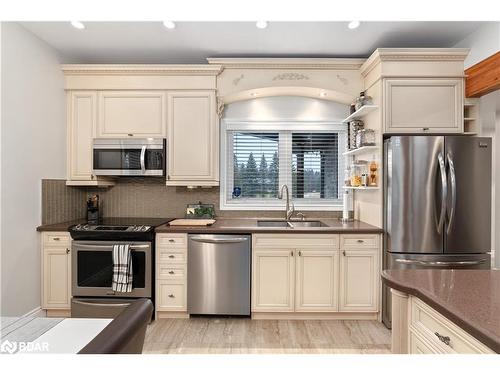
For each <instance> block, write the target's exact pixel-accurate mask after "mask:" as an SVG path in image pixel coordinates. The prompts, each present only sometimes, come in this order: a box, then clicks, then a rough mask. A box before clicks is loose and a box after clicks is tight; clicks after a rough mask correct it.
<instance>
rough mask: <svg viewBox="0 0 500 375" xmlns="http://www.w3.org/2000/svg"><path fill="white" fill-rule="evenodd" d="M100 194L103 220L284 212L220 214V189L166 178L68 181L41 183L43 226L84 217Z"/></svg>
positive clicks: (259, 213) (333, 214) (233, 213)
mask: <svg viewBox="0 0 500 375" xmlns="http://www.w3.org/2000/svg"><path fill="white" fill-rule="evenodd" d="M93 193H96V194H99V198H100V204H101V210H102V215H103V216H104V217H164V218H173V217H184V214H185V212H186V206H187V205H188V204H189V203H197V202H199V201H201V202H203V203H213V204H214V205H215V213H216V215H217V216H224V217H281V216H282V215H283V212H282V211H220V210H219V189H218V188H210V189H202V188H198V189H194V190H189V189H187V188H184V187H171V186H165V181H164V180H163V179H160V178H158V179H156V178H140V177H137V178H120V179H119V180H118V183H117V184H116V185H115V186H113V187H111V188H107V189H95V188H84V187H72V186H66V182H65V180H42V224H54V223H58V222H63V221H69V220H75V219H80V218H84V217H85V215H86V210H85V201H86V199H87V196H88V195H90V194H93ZM306 214H307V216H308V217H339V216H340V214H341V213H340V212H337V211H317V212H316V211H315V212H311V211H308V212H306Z"/></svg>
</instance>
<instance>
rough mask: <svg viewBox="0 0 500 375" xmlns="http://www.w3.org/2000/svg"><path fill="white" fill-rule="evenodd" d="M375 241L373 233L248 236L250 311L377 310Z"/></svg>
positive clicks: (376, 248) (318, 311)
mask: <svg viewBox="0 0 500 375" xmlns="http://www.w3.org/2000/svg"><path fill="white" fill-rule="evenodd" d="M358 241H359V242H358ZM379 241H380V237H379V235H377V234H375V235H340V236H339V235H335V234H332V235H324V234H323V235H319V234H318V235H279V234H255V235H253V253H252V254H253V255H252V312H254V313H294V312H296V313H329V312H333V313H335V312H343V313H377V312H378V309H379V307H378V305H379V303H378V300H379V284H380V281H379V275H380V271H379V256H380V252H379ZM341 247H343V248H341Z"/></svg>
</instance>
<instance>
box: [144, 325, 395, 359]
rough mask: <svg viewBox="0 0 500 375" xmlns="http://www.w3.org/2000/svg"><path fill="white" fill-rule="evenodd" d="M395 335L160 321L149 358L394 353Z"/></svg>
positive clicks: (352, 328)
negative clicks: (393, 342) (258, 354)
mask: <svg viewBox="0 0 500 375" xmlns="http://www.w3.org/2000/svg"><path fill="white" fill-rule="evenodd" d="M390 341H391V338H390V331H389V330H388V329H387V328H385V326H384V325H383V324H382V323H379V322H377V321H355V320H343V321H341V320H321V321H320V320H250V319H238V318H220V319H216V318H191V319H160V320H157V321H155V322H153V323H152V324H150V325H149V327H148V330H147V332H146V340H145V343H144V350H143V353H145V354H154V353H158V354H160V353H165V354H166V353H169V354H211V353H213V354H253V353H261V354H264V353H280V354H302V353H303V354H313V353H318V354H335V353H339V354H351V353H352V354H360V353H376V354H382V353H390Z"/></svg>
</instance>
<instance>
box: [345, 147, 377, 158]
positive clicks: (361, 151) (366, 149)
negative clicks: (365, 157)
mask: <svg viewBox="0 0 500 375" xmlns="http://www.w3.org/2000/svg"><path fill="white" fill-rule="evenodd" d="M378 149H379V147H378V146H362V147H359V148H355V149H354V150H349V151H346V152H344V153H343V154H342V155H344V156H355V155H360V154H364V153H367V152H370V151H378Z"/></svg>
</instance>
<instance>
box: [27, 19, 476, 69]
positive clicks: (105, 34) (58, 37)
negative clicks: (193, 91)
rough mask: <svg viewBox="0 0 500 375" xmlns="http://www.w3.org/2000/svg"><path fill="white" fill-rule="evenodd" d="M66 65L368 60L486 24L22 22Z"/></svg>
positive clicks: (455, 37)
mask: <svg viewBox="0 0 500 375" xmlns="http://www.w3.org/2000/svg"><path fill="white" fill-rule="evenodd" d="M21 24H22V25H23V26H24V27H25V28H26V29H28V30H30V31H31V32H33V33H34V34H35V35H37V36H38V37H39V38H41V39H43V40H45V41H46V42H47V43H48V44H50V45H51V46H53V47H54V48H55V49H57V50H58V51H59V53H60V54H61V59H62V62H63V63H205V62H206V60H205V59H206V58H207V57H222V56H223V57H241V56H245V57H252V56H254V57H264V56H269V57H285V56H286V57H305V56H307V57H367V56H369V55H370V54H371V52H372V51H373V50H374V49H376V48H378V47H453V46H454V45H455V44H456V43H457V42H458V41H460V40H462V39H463V38H464V37H465V36H467V35H468V34H470V33H472V32H473V31H475V30H476V29H477V28H478V27H480V26H482V25H483V24H486V22H362V23H361V26H360V27H359V28H357V29H355V30H350V29H348V28H347V22H270V23H269V26H268V27H267V28H266V29H257V28H256V27H255V23H254V22H178V23H176V25H177V27H176V28H175V29H172V30H168V29H166V28H165V27H164V26H163V24H162V22H85V25H86V28H85V29H84V30H77V29H75V28H73V27H72V26H71V25H70V23H69V22H22V23H21Z"/></svg>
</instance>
